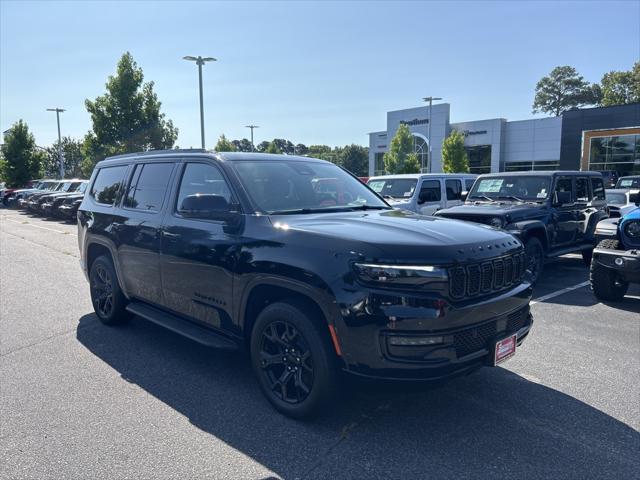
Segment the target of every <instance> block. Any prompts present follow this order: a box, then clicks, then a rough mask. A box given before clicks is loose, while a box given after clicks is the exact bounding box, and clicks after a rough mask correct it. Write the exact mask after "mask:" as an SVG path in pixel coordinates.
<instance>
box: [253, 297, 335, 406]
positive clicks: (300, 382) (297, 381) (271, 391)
mask: <svg viewBox="0 0 640 480" xmlns="http://www.w3.org/2000/svg"><path fill="white" fill-rule="evenodd" d="M316 316H317V315H315V312H313V310H312V309H310V308H309V307H308V306H307V305H306V304H305V303H304V302H299V301H296V300H289V301H283V302H278V303H273V304H271V305H269V306H267V307H266V308H265V309H264V310H263V311H262V312H261V313H260V314H259V315H258V318H257V319H256V323H255V325H254V327H253V330H252V332H251V364H252V366H253V370H254V372H255V374H256V376H257V377H258V383H259V384H260V387H261V389H262V392H263V393H264V395H265V396H266V397H267V399H268V400H269V402H270V403H271V405H273V407H274V408H275V409H276V410H278V411H279V412H280V413H282V414H284V415H287V416H289V417H293V418H305V417H311V416H315V415H317V414H319V413H321V412H322V411H323V410H324V409H326V408H327V407H329V406H330V405H331V404H332V403H333V400H334V398H335V396H336V392H337V383H338V374H339V371H338V368H337V365H336V357H335V354H334V352H333V348H332V347H331V343H330V341H329V339H328V327H327V332H323V331H322V330H321V328H322V326H324V325H322V324H323V323H324V319H317V318H315V317H316Z"/></svg>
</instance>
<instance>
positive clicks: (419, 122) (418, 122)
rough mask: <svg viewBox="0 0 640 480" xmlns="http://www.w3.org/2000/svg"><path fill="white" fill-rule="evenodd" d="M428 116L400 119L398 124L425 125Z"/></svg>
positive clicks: (427, 121)
mask: <svg viewBox="0 0 640 480" xmlns="http://www.w3.org/2000/svg"><path fill="white" fill-rule="evenodd" d="M427 123H429V119H428V118H414V119H413V120H400V125H426V124H427Z"/></svg>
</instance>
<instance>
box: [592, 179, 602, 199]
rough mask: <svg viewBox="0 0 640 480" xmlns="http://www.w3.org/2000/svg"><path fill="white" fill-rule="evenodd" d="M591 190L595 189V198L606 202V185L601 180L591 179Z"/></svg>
mask: <svg viewBox="0 0 640 480" xmlns="http://www.w3.org/2000/svg"><path fill="white" fill-rule="evenodd" d="M591 188H592V189H593V198H597V199H598V200H604V184H603V183H602V179H601V178H597V177H592V178H591Z"/></svg>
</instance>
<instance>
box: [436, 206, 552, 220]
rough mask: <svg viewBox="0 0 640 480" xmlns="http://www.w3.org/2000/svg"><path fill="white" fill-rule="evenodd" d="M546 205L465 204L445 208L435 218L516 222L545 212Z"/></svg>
mask: <svg viewBox="0 0 640 480" xmlns="http://www.w3.org/2000/svg"><path fill="white" fill-rule="evenodd" d="M546 207H547V205H546V204H540V203H519V202H500V203H498V202H496V203H477V204H476V203H465V204H464V205H459V206H457V207H451V208H445V209H443V210H439V211H438V212H436V216H439V217H446V218H465V219H468V218H469V217H472V216H478V217H483V218H487V217H502V218H506V219H508V220H509V221H516V220H518V219H520V218H524V217H526V218H531V217H534V216H535V215H536V213H538V212H540V214H543V212H544V210H546Z"/></svg>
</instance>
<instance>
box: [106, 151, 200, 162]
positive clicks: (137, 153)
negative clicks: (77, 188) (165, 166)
mask: <svg viewBox="0 0 640 480" xmlns="http://www.w3.org/2000/svg"><path fill="white" fill-rule="evenodd" d="M211 152H212V151H211V150H207V149H204V148H175V149H171V150H147V151H146V152H134V153H123V154H121V155H113V156H111V157H106V158H105V160H115V159H117V158H129V157H141V156H146V155H162V154H168V153H211Z"/></svg>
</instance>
